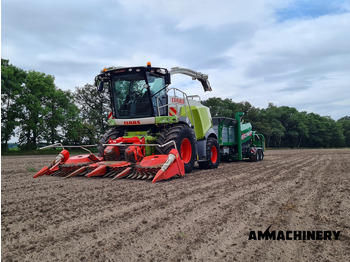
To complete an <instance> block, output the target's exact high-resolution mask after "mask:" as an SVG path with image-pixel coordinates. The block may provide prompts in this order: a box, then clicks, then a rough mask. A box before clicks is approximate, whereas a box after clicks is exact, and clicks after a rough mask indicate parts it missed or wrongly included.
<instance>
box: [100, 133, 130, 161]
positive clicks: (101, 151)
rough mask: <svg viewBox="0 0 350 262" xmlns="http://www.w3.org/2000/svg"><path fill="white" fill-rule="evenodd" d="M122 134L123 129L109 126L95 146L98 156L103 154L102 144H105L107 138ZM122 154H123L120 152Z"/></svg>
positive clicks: (114, 137) (103, 147) (115, 137)
mask: <svg viewBox="0 0 350 262" xmlns="http://www.w3.org/2000/svg"><path fill="white" fill-rule="evenodd" d="M121 136H123V130H122V129H120V128H117V127H116V128H111V129H109V130H107V132H106V133H105V134H104V135H103V136H102V137H101V139H100V142H99V144H98V146H97V150H98V156H103V151H104V150H105V146H103V144H107V143H108V141H109V139H117V138H118V137H121ZM121 155H122V156H123V155H124V154H121Z"/></svg>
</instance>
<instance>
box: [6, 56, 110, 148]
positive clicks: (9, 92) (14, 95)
mask: <svg viewBox="0 0 350 262" xmlns="http://www.w3.org/2000/svg"><path fill="white" fill-rule="evenodd" d="M54 80H55V78H54V76H51V75H47V74H44V73H40V72H36V71H33V70H31V71H28V72H27V71H25V70H23V69H20V68H18V67H16V66H13V65H11V64H10V63H9V61H8V60H5V59H1V148H2V150H7V149H8V143H9V141H10V139H11V137H12V136H15V135H16V136H17V137H18V144H19V147H20V148H21V149H24V150H32V149H36V148H38V147H39V146H40V145H47V144H53V143H57V142H61V143H63V144H69V145H79V144H95V143H96V142H97V141H98V140H99V137H100V134H103V133H104V132H105V130H106V128H107V125H106V122H105V119H107V114H108V112H110V109H109V108H108V105H109V104H108V98H107V97H106V94H100V93H99V92H98V91H97V89H96V87H95V86H93V85H91V84H86V85H85V86H83V87H78V88H76V89H75V91H74V92H71V91H64V90H61V89H59V88H58V87H57V86H55V83H54Z"/></svg>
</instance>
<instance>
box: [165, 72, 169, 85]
mask: <svg viewBox="0 0 350 262" xmlns="http://www.w3.org/2000/svg"><path fill="white" fill-rule="evenodd" d="M164 82H165V85H170V84H171V77H170V74H169V73H167V74H165V76H164Z"/></svg>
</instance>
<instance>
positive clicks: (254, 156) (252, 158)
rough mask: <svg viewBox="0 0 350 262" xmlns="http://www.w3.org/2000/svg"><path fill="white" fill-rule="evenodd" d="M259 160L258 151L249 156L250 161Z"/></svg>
mask: <svg viewBox="0 0 350 262" xmlns="http://www.w3.org/2000/svg"><path fill="white" fill-rule="evenodd" d="M257 160H258V152H256V154H255V155H252V156H250V157H249V161H250V162H256V161H257Z"/></svg>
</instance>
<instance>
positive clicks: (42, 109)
mask: <svg viewBox="0 0 350 262" xmlns="http://www.w3.org/2000/svg"><path fill="white" fill-rule="evenodd" d="M54 80H55V78H54V76H51V75H47V74H45V73H40V72H36V71H34V70H30V71H25V70H23V69H20V68H18V67H16V66H13V65H11V64H10V63H9V61H8V60H5V59H1V148H2V150H7V149H8V143H9V141H10V139H11V137H13V136H16V137H18V144H19V147H20V148H21V149H24V150H31V149H36V148H38V147H39V146H41V145H46V144H53V143H57V142H61V143H63V144H67V145H68V144H69V145H81V144H95V143H97V142H98V140H99V138H100V136H101V135H102V134H104V133H105V131H106V129H107V128H108V126H107V122H106V120H107V115H108V113H109V112H110V111H111V109H110V106H109V97H108V95H107V94H106V93H102V94H101V93H99V92H98V91H97V89H96V87H95V85H92V84H86V85H84V86H83V87H77V88H75V90H74V91H64V90H61V89H59V88H58V87H57V86H56V85H55V83H54ZM204 103H205V105H206V106H208V107H209V108H210V110H211V113H212V116H226V117H234V114H235V112H244V114H245V115H244V121H246V122H251V123H252V125H253V129H254V130H257V131H259V132H260V133H262V134H264V136H265V137H266V145H267V146H268V147H344V146H348V147H349V146H350V116H345V117H343V118H341V119H339V120H338V121H335V120H333V119H331V118H330V117H324V116H320V115H318V114H314V113H306V112H299V111H298V110H297V109H295V108H293V107H287V106H282V107H277V106H275V105H273V104H272V103H270V104H269V105H268V107H267V108H265V109H260V108H256V107H254V106H252V105H251V104H250V103H249V102H240V103H235V102H233V101H232V100H231V99H224V100H223V99H221V98H215V97H214V98H210V99H208V100H206V101H204Z"/></svg>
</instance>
